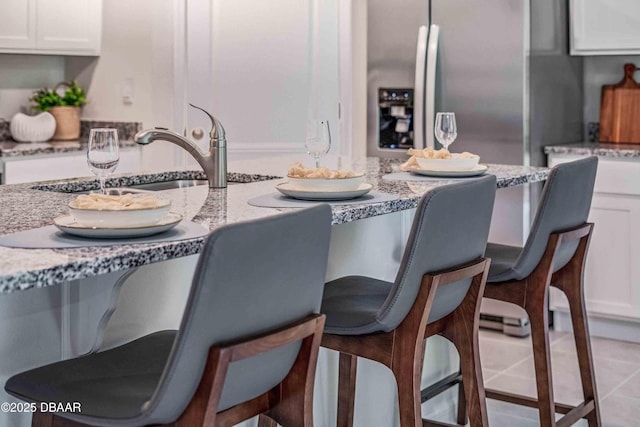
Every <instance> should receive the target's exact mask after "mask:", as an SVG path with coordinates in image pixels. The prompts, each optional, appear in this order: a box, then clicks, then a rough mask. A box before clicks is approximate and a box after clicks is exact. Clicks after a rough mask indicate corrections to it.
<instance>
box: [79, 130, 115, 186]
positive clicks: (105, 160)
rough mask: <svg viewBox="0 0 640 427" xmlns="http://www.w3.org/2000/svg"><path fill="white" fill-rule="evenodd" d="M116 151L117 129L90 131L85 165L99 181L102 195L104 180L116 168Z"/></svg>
mask: <svg viewBox="0 0 640 427" xmlns="http://www.w3.org/2000/svg"><path fill="white" fill-rule="evenodd" d="M118 150H119V147H118V130H117V129H91V132H90V133H89V149H88V150H87V163H88V164H89V169H91V172H93V174H94V175H96V176H97V177H98V179H99V180H100V191H101V192H102V194H105V188H104V182H105V180H106V179H107V177H108V176H109V175H111V174H112V173H113V171H115V170H116V167H118V161H119V160H120V154H119V153H118Z"/></svg>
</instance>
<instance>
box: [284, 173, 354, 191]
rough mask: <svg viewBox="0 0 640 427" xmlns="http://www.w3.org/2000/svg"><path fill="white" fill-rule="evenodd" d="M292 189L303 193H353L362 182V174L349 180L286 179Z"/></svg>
mask: <svg viewBox="0 0 640 427" xmlns="http://www.w3.org/2000/svg"><path fill="white" fill-rule="evenodd" d="M287 179H288V180H289V183H290V184H291V187H292V188H295V189H297V190H304V191H354V190H357V189H358V187H360V184H362V183H363V182H364V174H360V175H357V176H354V177H351V178H331V179H330V178H294V177H287Z"/></svg>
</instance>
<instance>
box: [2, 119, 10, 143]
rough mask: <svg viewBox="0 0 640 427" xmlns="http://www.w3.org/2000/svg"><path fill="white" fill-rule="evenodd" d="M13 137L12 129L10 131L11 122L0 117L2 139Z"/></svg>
mask: <svg viewBox="0 0 640 427" xmlns="http://www.w3.org/2000/svg"><path fill="white" fill-rule="evenodd" d="M8 139H11V131H9V122H8V121H6V120H5V119H3V118H0V141H6V140H8Z"/></svg>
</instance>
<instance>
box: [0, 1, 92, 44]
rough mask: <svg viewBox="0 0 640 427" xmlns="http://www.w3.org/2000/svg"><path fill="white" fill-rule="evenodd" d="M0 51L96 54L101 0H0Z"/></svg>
mask: <svg viewBox="0 0 640 427" xmlns="http://www.w3.org/2000/svg"><path fill="white" fill-rule="evenodd" d="M2 9H3V19H2V20H0V53H35V54H38V53H39V54H47V55H99V54H100V38H101V34H102V0H3V5H2Z"/></svg>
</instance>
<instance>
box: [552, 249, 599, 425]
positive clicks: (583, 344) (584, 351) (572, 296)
mask: <svg viewBox="0 0 640 427" xmlns="http://www.w3.org/2000/svg"><path fill="white" fill-rule="evenodd" d="M589 237H590V236H585V237H583V238H582V239H581V241H580V244H579V246H578V249H577V250H576V254H575V256H574V258H573V259H572V260H571V262H570V263H569V264H568V265H566V266H565V267H564V268H563V269H562V270H561V271H560V272H558V273H559V274H557V276H556V277H554V282H553V283H557V285H556V286H557V287H558V288H559V289H560V290H562V291H563V292H564V294H565V295H566V296H567V300H568V301H569V311H570V313H571V323H572V325H573V337H574V340H575V343H576V353H577V356H578V365H579V366H580V380H581V381H582V393H583V396H584V401H585V402H589V401H593V404H594V406H593V410H592V411H591V412H590V413H589V414H587V416H586V417H585V418H586V419H587V422H588V423H589V427H596V426H601V425H602V420H601V418H600V404H599V402H598V392H597V389H596V379H595V373H594V369H593V357H592V355H591V342H590V340H589V323H588V317H587V308H586V306H585V300H584V280H583V270H584V263H585V261H586V253H587V248H588V246H589ZM556 281H557V282H556Z"/></svg>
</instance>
